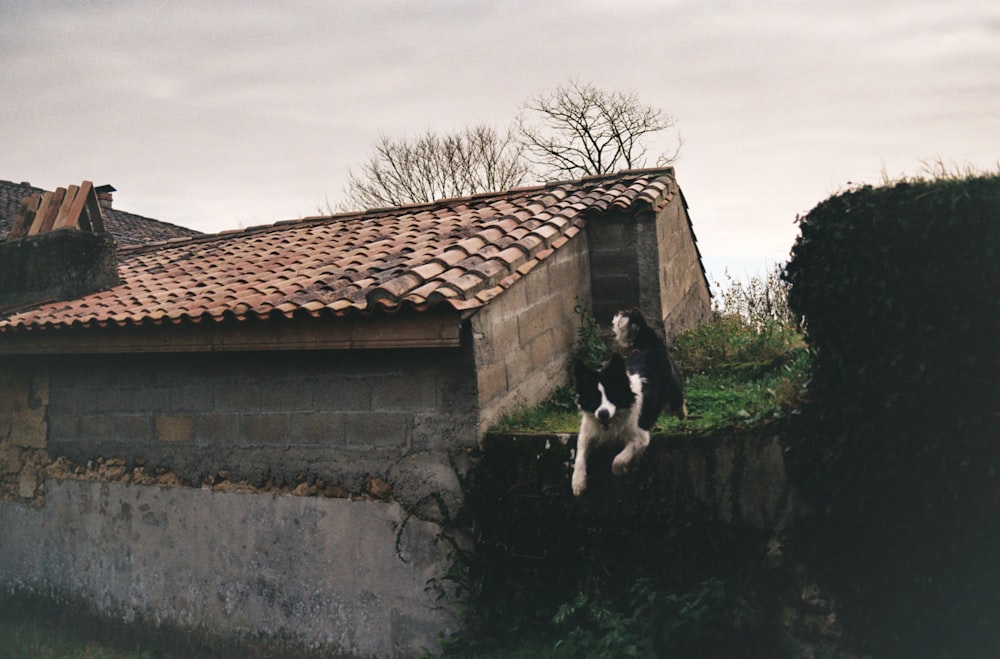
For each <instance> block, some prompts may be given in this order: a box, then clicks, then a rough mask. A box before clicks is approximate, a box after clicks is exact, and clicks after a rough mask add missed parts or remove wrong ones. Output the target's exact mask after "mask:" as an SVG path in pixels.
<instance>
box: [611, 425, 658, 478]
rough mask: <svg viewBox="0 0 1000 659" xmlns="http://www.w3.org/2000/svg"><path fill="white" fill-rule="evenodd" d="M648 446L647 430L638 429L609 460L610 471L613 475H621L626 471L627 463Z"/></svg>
mask: <svg viewBox="0 0 1000 659" xmlns="http://www.w3.org/2000/svg"><path fill="white" fill-rule="evenodd" d="M647 446H649V431H647V430H643V429H641V428H640V429H639V430H638V432H637V433H636V434H635V435H634V436H633V437H632V438H631V439H629V441H628V443H626V444H625V448H623V449H622V450H621V452H619V453H618V455H616V456H615V459H614V460H613V461H612V462H611V471H612V473H614V475H615V476H621V475H622V474H624V473H625V472H626V471H628V466H629V464H631V463H632V460H634V459H635V457H636V456H637V455H640V454H641V453H642V452H643V451H645V450H646V447H647Z"/></svg>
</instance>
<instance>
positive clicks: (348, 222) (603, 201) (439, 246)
mask: <svg viewBox="0 0 1000 659" xmlns="http://www.w3.org/2000/svg"><path fill="white" fill-rule="evenodd" d="M674 190H676V184H675V183H674V180H673V170H672V169H669V168H668V169H654V170H636V171H632V172H623V173H620V174H615V175H609V176H598V177H591V178H587V179H583V180H579V181H568V182H554V183H549V184H545V185H541V186H534V187H526V188H520V189H516V190H509V191H506V192H501V193H484V194H479V195H474V196H472V197H468V198H465V199H460V200H446V201H442V202H436V203H432V204H415V205H412V206H407V207H404V208H390V209H373V210H369V211H365V212H360V213H341V214H338V215H331V216H316V217H309V218H305V219H302V220H296V221H283V222H279V223H276V224H272V225H266V226H259V227H251V228H249V229H243V230H237V231H229V232H223V233H220V234H212V235H198V236H192V237H190V238H184V239H181V240H170V241H168V242H161V243H156V244H145V245H138V246H134V247H126V248H123V249H121V250H119V255H118V260H119V274H120V277H121V280H122V283H121V284H119V285H118V286H115V287H114V288H111V289H108V290H104V291H99V292H97V293H93V294H90V295H88V296H85V297H83V298H80V299H77V300H70V301H64V302H47V303H42V304H38V305H36V306H34V307H29V308H25V309H20V310H16V311H10V312H8V313H7V314H6V315H3V314H2V313H0V333H3V332H8V331H14V330H18V331H25V330H28V331H30V330H35V329H46V328H59V327H80V326H84V327H92V326H99V325H101V324H109V323H110V324H131V325H143V324H161V323H171V322H177V323H179V322H185V321H187V322H219V321H222V320H224V319H236V320H243V319H247V318H261V319H267V318H271V317H277V316H284V317H287V318H292V317H311V316H316V315H321V314H327V313H332V314H338V315H342V314H346V313H351V312H364V313H368V312H370V311H371V310H372V309H376V308H381V309H387V310H390V311H392V310H395V309H398V308H400V307H402V306H404V305H406V306H409V307H411V308H413V309H416V310H418V311H420V310H425V309H429V308H431V307H432V306H435V305H439V304H444V305H449V306H451V307H452V308H454V309H456V310H467V309H474V308H476V307H479V306H483V305H485V304H488V303H489V302H490V301H491V300H492V299H494V298H495V297H496V296H497V295H500V294H502V293H503V291H504V290H506V288H508V287H509V286H510V285H511V284H512V283H513V282H514V281H516V280H517V279H519V278H521V277H523V276H526V275H527V274H529V273H530V272H531V271H532V269H534V268H535V267H536V266H537V265H538V264H539V263H540V262H542V261H544V260H545V259H546V258H548V257H549V256H550V255H551V254H552V253H553V252H554V251H555V250H558V249H560V248H561V247H562V246H563V245H565V244H566V243H567V242H568V241H570V240H572V239H573V237H574V236H576V235H578V234H579V232H580V229H581V227H582V226H583V224H584V218H588V219H590V220H591V221H593V218H594V217H595V213H599V212H601V211H602V210H605V209H608V208H612V207H615V208H633V207H637V206H636V205H637V204H641V205H643V207H646V206H648V207H653V208H656V207H657V205H658V204H660V205H662V204H663V203H665V201H664V200H665V199H668V198H669V196H670V195H671V194H673V193H672V191H674Z"/></svg>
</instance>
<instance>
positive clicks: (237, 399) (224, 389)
mask: <svg viewBox="0 0 1000 659" xmlns="http://www.w3.org/2000/svg"><path fill="white" fill-rule="evenodd" d="M212 402H213V407H212V409H214V410H216V411H218V412H259V411H260V410H261V388H260V384H259V383H257V382H256V381H253V380H249V381H248V380H237V379H235V378H229V379H225V380H217V381H216V382H215V384H214V386H213V392H212Z"/></svg>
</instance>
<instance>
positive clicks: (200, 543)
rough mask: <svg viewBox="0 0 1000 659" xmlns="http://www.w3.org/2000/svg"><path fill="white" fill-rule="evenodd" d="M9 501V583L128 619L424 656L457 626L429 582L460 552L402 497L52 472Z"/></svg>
mask: <svg viewBox="0 0 1000 659" xmlns="http://www.w3.org/2000/svg"><path fill="white" fill-rule="evenodd" d="M46 489H47V496H46V503H45V506H44V507H43V508H41V509H33V508H31V507H29V506H26V505H23V504H19V503H13V502H10V501H0V528H2V529H3V533H2V534H0V589H2V590H3V591H4V592H22V593H24V592H28V593H38V594H42V595H45V596H48V597H51V596H53V595H54V596H56V598H67V599H68V600H69V601H74V602H79V601H83V602H88V603H89V604H90V606H91V607H93V608H94V610H95V611H96V612H97V613H100V614H104V615H108V616H112V617H115V618H118V619H122V620H125V621H132V620H135V619H136V618H141V619H143V620H144V621H146V622H152V623H155V624H169V625H174V626H179V627H181V628H189V629H202V630H207V631H209V632H214V633H220V632H227V633H229V634H231V635H232V636H234V637H236V638H241V637H242V638H244V639H246V640H252V639H254V638H260V637H270V638H275V639H288V640H291V641H293V642H294V643H296V644H302V645H305V646H308V647H311V648H315V649H320V650H326V651H329V652H330V653H331V654H338V655H341V654H346V655H349V656H378V657H389V656H402V657H413V656H421V655H422V654H423V651H424V649H429V650H435V649H437V648H438V634H439V633H440V632H447V631H448V630H450V629H453V628H454V627H453V624H454V623H453V615H452V614H451V613H450V612H449V611H448V610H447V609H446V608H443V607H442V606H441V605H440V603H439V602H438V601H437V600H436V597H435V595H434V593H433V592H431V591H429V590H427V586H428V582H429V580H431V579H435V578H439V577H441V576H443V570H444V569H445V567H446V566H447V564H448V551H449V550H450V546H449V545H448V544H447V543H445V542H442V541H440V540H439V539H438V534H439V531H440V528H439V527H438V526H437V525H436V524H433V523H429V522H424V521H420V520H418V519H416V518H413V517H408V516H407V514H406V513H405V511H404V510H403V509H402V508H401V507H400V506H399V505H398V504H395V503H385V502H376V501H350V500H346V499H322V498H314V497H294V496H272V495H262V494H236V493H219V492H211V491H206V490H199V489H194V488H186V487H152V486H135V485H122V484H116V483H95V482H86V481H75V480H56V479H49V480H48V481H47V482H46Z"/></svg>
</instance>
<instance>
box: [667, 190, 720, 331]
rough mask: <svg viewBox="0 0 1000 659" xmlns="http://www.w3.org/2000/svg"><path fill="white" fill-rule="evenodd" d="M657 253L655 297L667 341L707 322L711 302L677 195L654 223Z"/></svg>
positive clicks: (679, 198)
mask: <svg viewBox="0 0 1000 659" xmlns="http://www.w3.org/2000/svg"><path fill="white" fill-rule="evenodd" d="M656 244H657V245H658V249H659V258H658V262H659V264H660V266H659V271H658V282H657V293H658V294H659V296H660V302H659V306H660V310H661V314H662V315H661V317H662V318H663V327H664V332H665V334H666V337H667V340H668V341H672V340H673V338H674V337H675V336H677V335H678V334H680V333H681V332H683V331H684V330H688V329H692V328H694V327H697V326H698V325H700V324H701V323H703V322H705V321H707V320H708V319H709V317H710V316H711V313H712V299H711V295H710V292H709V289H708V282H707V281H706V279H705V271H704V269H703V268H702V263H701V256H700V255H699V253H698V246H697V244H696V243H695V239H694V234H693V233H692V231H691V220H690V218H689V217H688V213H687V208H686V206H685V204H684V200H683V196H682V195H681V194H680V192H679V191H678V192H677V195H676V196H675V197H674V201H673V202H672V203H671V204H669V205H668V206H667V207H666V208H664V209H663V211H662V212H661V213H660V217H659V218H658V220H657V222H656Z"/></svg>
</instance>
